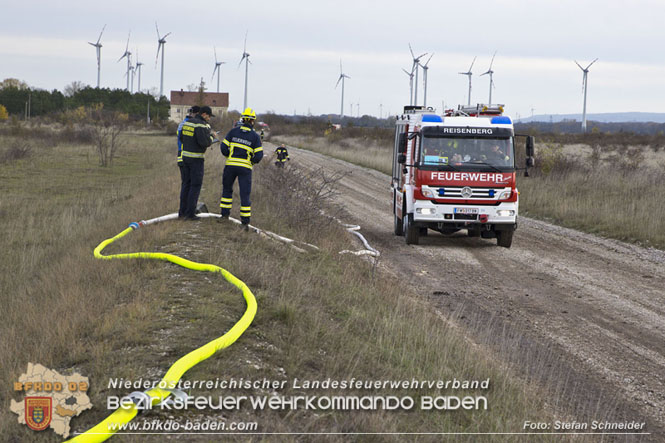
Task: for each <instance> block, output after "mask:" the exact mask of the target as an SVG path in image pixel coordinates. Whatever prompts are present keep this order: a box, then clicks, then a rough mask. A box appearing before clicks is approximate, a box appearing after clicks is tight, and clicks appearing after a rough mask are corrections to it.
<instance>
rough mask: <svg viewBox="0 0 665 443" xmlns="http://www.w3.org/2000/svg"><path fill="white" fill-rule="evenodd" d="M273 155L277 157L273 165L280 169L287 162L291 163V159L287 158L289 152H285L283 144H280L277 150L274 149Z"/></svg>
mask: <svg viewBox="0 0 665 443" xmlns="http://www.w3.org/2000/svg"><path fill="white" fill-rule="evenodd" d="M275 155H277V160H276V161H275V164H276V165H277V166H279V167H280V168H283V167H284V163H285V162H286V161H287V160H288V161H291V159H290V158H289V151H287V150H286V146H284V143H282V144H281V145H280V146H279V147H278V148H277V149H275Z"/></svg>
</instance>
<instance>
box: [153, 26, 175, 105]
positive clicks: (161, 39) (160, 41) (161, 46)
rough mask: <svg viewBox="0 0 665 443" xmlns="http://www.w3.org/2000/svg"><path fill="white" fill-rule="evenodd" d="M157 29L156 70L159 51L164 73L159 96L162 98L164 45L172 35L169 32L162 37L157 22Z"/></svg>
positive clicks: (160, 80)
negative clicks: (160, 51)
mask: <svg viewBox="0 0 665 443" xmlns="http://www.w3.org/2000/svg"><path fill="white" fill-rule="evenodd" d="M155 29H156V30H157V57H155V68H156V67H157V60H159V50H160V49H161V50H162V72H161V75H160V77H159V96H160V97H162V96H163V95H164V45H166V37H168V36H169V35H171V33H170V32H169V33H168V34H165V35H163V36H160V35H159V27H158V26H157V22H155Z"/></svg>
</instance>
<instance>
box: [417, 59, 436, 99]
mask: <svg viewBox="0 0 665 443" xmlns="http://www.w3.org/2000/svg"><path fill="white" fill-rule="evenodd" d="M432 57H434V53H432V55H430V56H429V58H428V59H427V61H426V62H425V64H424V65H420V66H421V67H422V68H423V83H424V84H425V90H424V91H423V106H425V107H427V70H428V69H429V68H428V67H427V65H428V64H429V61H430V60H432Z"/></svg>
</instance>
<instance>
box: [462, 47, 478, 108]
mask: <svg viewBox="0 0 665 443" xmlns="http://www.w3.org/2000/svg"><path fill="white" fill-rule="evenodd" d="M475 62H476V57H474V58H473V61H472V62H471V66H469V70H468V71H467V72H459V73H458V74H462V75H467V76H469V102H468V106H471V76H472V75H473V73H472V72H471V68H473V64H474V63H475Z"/></svg>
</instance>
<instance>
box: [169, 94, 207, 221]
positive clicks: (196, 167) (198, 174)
mask: <svg viewBox="0 0 665 443" xmlns="http://www.w3.org/2000/svg"><path fill="white" fill-rule="evenodd" d="M210 117H214V115H213V113H212V110H211V109H210V106H203V107H201V108H200V109H199V112H198V113H197V114H196V115H195V116H194V117H192V118H190V119H189V120H188V121H186V122H184V123H183V125H182V129H181V140H182V152H181V154H180V156H181V157H182V167H181V169H180V171H181V176H182V184H181V186H180V209H179V210H178V216H179V217H180V218H183V219H185V220H199V218H198V217H197V216H196V204H197V202H198V200H199V194H200V193H201V185H202V184H203V154H205V152H206V149H208V147H209V146H210V145H211V144H212V140H213V137H212V135H211V133H210V125H209V124H208V122H209V121H210Z"/></svg>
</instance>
